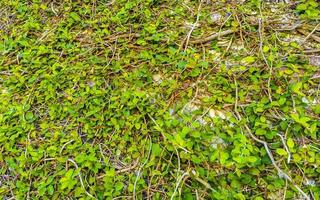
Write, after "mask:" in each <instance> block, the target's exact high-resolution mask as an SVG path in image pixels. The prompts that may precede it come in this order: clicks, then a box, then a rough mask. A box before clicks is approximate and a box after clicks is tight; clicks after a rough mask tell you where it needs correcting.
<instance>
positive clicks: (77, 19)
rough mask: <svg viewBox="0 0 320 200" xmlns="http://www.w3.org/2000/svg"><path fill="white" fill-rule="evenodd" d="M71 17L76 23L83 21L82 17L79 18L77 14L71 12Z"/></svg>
mask: <svg viewBox="0 0 320 200" xmlns="http://www.w3.org/2000/svg"><path fill="white" fill-rule="evenodd" d="M70 17H71V18H72V19H73V20H74V21H80V20H81V18H80V16H79V15H78V14H77V13H75V12H71V13H70Z"/></svg>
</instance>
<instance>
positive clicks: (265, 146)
mask: <svg viewBox="0 0 320 200" xmlns="http://www.w3.org/2000/svg"><path fill="white" fill-rule="evenodd" d="M234 83H235V86H236V97H238V84H237V80H236V79H235V78H234ZM237 102H238V101H237V100H236V104H235V113H236V116H237V118H238V121H241V119H242V117H241V115H240V113H239V112H238V109H237ZM244 127H245V129H246V131H247V133H248V134H249V136H250V137H251V138H252V139H253V140H254V141H256V142H258V143H260V144H262V145H263V146H264V148H265V150H266V152H267V154H268V157H269V159H270V160H271V163H272V165H273V166H274V168H276V170H277V172H278V176H279V177H280V178H284V179H285V180H288V181H289V182H291V183H292V184H293V186H294V187H295V188H296V189H297V190H298V191H299V192H300V194H301V195H303V196H304V197H305V198H306V199H307V200H310V197H309V196H308V195H307V194H306V193H305V192H304V191H303V190H302V189H301V188H300V187H299V186H298V185H296V184H295V183H294V181H293V180H292V178H291V177H290V176H289V175H288V174H287V173H285V172H284V171H283V170H282V169H281V168H280V167H279V166H278V165H277V164H276V161H275V159H274V157H273V155H272V152H271V150H270V148H269V146H268V143H267V142H266V141H263V140H261V139H259V138H257V137H256V136H255V135H254V134H253V133H252V132H251V129H250V128H249V126H248V125H247V124H244Z"/></svg>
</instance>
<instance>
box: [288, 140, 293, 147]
mask: <svg viewBox="0 0 320 200" xmlns="http://www.w3.org/2000/svg"><path fill="white" fill-rule="evenodd" d="M287 145H288V147H289V148H293V147H294V141H293V140H292V138H288V140H287Z"/></svg>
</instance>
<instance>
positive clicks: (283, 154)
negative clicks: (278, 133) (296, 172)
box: [276, 148, 287, 156]
mask: <svg viewBox="0 0 320 200" xmlns="http://www.w3.org/2000/svg"><path fill="white" fill-rule="evenodd" d="M276 152H277V154H279V155H280V156H285V155H287V152H286V151H285V150H284V149H281V148H278V149H277V150H276Z"/></svg>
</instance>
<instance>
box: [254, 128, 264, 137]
mask: <svg viewBox="0 0 320 200" xmlns="http://www.w3.org/2000/svg"><path fill="white" fill-rule="evenodd" d="M256 134H257V135H266V134H267V131H266V130H264V129H261V128H259V129H257V130H256Z"/></svg>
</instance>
